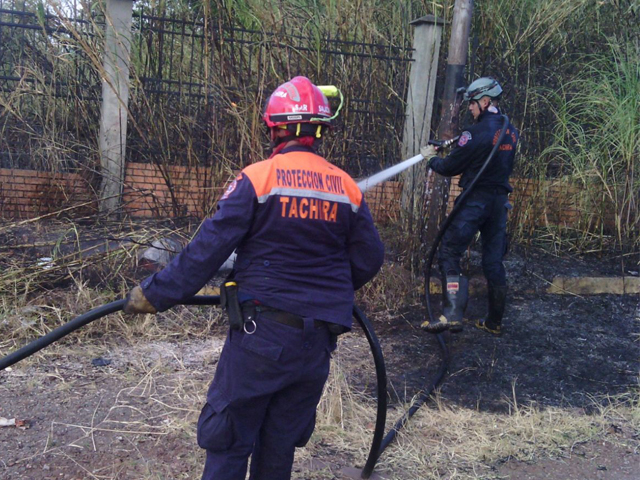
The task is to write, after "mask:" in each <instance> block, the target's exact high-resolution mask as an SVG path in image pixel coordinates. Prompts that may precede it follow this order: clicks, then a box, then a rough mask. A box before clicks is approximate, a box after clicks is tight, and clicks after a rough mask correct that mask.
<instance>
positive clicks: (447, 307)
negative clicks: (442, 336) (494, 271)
mask: <svg viewBox="0 0 640 480" xmlns="http://www.w3.org/2000/svg"><path fill="white" fill-rule="evenodd" d="M445 280H446V281H445V282H443V285H442V315H440V318H438V319H437V320H435V321H433V322H431V321H429V320H426V321H425V322H424V323H423V324H422V325H421V326H422V328H423V329H424V330H426V331H427V332H429V333H440V332H444V331H445V330H449V331H450V332H453V333H457V332H461V331H462V317H463V315H464V311H465V309H466V308H467V302H468V300H469V280H468V279H467V277H465V276H463V275H447V277H446V279H445Z"/></svg>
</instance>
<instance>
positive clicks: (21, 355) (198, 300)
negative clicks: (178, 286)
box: [0, 295, 220, 371]
mask: <svg viewBox="0 0 640 480" xmlns="http://www.w3.org/2000/svg"><path fill="white" fill-rule="evenodd" d="M125 302H126V300H124V299H123V300H116V301H115V302H111V303H107V304H105V305H102V306H101V307H98V308H94V309H93V310H90V311H88V312H87V313H85V314H83V315H80V316H79V317H76V318H74V319H73V320H71V321H70V322H67V323H65V324H64V325H61V326H60V327H58V328H56V329H55V330H52V331H50V332H49V333H47V334H46V335H43V336H42V337H40V338H38V339H37V340H34V341H33V342H31V343H29V344H27V345H25V346H24V347H22V348H21V349H19V350H16V351H15V352H12V353H10V354H9V355H7V356H6V357H4V358H2V359H0V371H2V370H4V369H5V368H7V367H10V366H11V365H13V364H14V363H17V362H19V361H20V360H24V359H25V358H27V357H29V356H31V355H33V354H34V353H36V352H37V351H39V350H42V349H43V348H44V347H46V346H48V345H51V344H52V343H53V342H55V341H57V340H60V339H61V338H62V337H64V336H66V335H69V334H70V333H71V332H74V331H76V330H78V329H79V328H81V327H84V326H85V325H87V324H89V323H91V322H93V321H94V320H98V319H99V318H102V317H104V316H105V315H109V314H110V313H115V312H119V311H120V310H122V309H123V307H124V304H125ZM219 304H220V297H219V296H217V295H198V296H195V297H192V298H190V299H189V300H187V301H185V302H183V305H219Z"/></svg>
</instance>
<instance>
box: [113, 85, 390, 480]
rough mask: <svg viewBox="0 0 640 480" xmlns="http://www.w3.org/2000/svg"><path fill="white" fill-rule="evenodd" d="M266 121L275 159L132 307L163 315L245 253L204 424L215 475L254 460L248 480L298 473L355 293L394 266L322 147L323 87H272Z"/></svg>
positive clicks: (202, 440)
mask: <svg viewBox="0 0 640 480" xmlns="http://www.w3.org/2000/svg"><path fill="white" fill-rule="evenodd" d="M263 118H264V121H265V123H266V124H267V126H268V128H269V132H270V135H271V141H272V146H273V153H272V155H271V157H269V159H267V160H264V161H261V162H258V163H255V164H253V165H250V166H248V167H246V168H245V169H244V170H242V172H241V173H240V174H239V175H238V177H237V178H236V179H235V181H234V182H233V183H232V184H231V185H230V186H229V188H228V189H227V191H226V192H225V193H224V195H223V196H222V198H221V199H220V202H219V204H218V210H217V212H216V214H215V215H214V216H213V217H212V218H209V219H206V220H205V221H204V222H203V224H202V227H201V228H200V231H199V232H198V234H197V235H196V236H195V237H194V239H193V240H192V241H191V242H190V243H189V245H187V247H186V248H185V249H184V250H183V251H182V252H181V253H180V254H179V255H178V256H177V257H176V258H175V259H174V260H173V261H172V262H171V263H170V264H169V265H168V266H167V267H166V268H165V269H163V270H162V271H160V272H158V273H156V274H154V275H152V276H151V277H149V278H147V279H145V280H144V281H143V282H142V283H141V285H140V286H138V287H135V288H134V289H133V290H132V291H131V292H130V294H129V296H128V300H127V303H126V306H125V311H126V312H127V313H155V312H157V311H163V310H166V309H168V308H170V307H172V306H173V305H176V304H178V303H180V302H181V301H184V300H186V299H188V298H190V297H191V296H193V295H194V294H196V293H197V292H198V290H199V289H200V288H201V287H202V286H204V285H205V284H206V282H207V281H208V280H209V279H210V278H211V277H212V276H213V275H214V274H215V273H216V271H217V270H218V268H219V267H220V266H221V265H222V263H223V262H224V261H225V260H226V259H227V258H228V257H229V255H230V254H231V253H232V252H233V250H234V249H235V250H236V252H237V258H236V263H235V268H234V276H233V279H232V281H229V282H227V283H226V284H225V285H227V286H228V289H227V290H225V291H226V293H227V297H228V298H227V299H226V302H227V304H228V307H227V311H228V313H229V316H230V321H231V323H232V328H230V330H229V334H228V336H227V339H226V342H225V345H224V348H223V351H222V353H221V355H220V360H219V362H218V367H217V370H216V373H215V377H214V379H213V382H212V383H211V386H210V388H209V391H208V394H207V402H206V404H205V406H204V407H203V409H202V412H201V414H200V418H199V420H198V432H197V433H198V435H197V436H198V444H199V445H200V447H202V448H204V449H206V462H205V467H204V473H203V475H202V478H203V479H207V480H208V479H211V480H213V479H215V480H244V479H245V476H246V472H247V464H248V459H249V457H250V456H251V467H250V477H249V478H251V479H253V480H285V479H289V478H290V476H291V468H292V464H293V459H294V451H295V447H301V446H304V445H305V444H306V443H307V441H308V440H309V437H310V436H311V433H312V432H313V429H314V426H315V414H316V407H317V404H318V402H319V400H320V396H321V394H322V390H323V387H324V384H325V381H326V379H327V376H328V374H329V360H330V354H331V352H332V351H333V349H335V346H336V336H337V334H339V333H340V332H343V331H348V330H349V329H350V328H351V322H352V311H353V302H354V290H356V289H358V288H360V287H362V286H363V285H364V284H365V283H367V282H368V281H369V280H370V279H371V278H373V276H374V275H375V274H376V273H377V272H378V270H379V269H380V267H381V265H382V262H383V255H384V251H383V245H382V242H381V241H380V237H379V235H378V232H377V231H376V228H375V226H374V223H373V220H372V218H371V214H370V212H369V209H368V207H367V204H366V203H365V201H364V198H363V195H362V192H361V191H360V190H359V188H358V187H357V185H356V183H355V182H354V181H353V179H352V178H351V177H350V176H349V175H347V174H346V173H345V172H344V171H342V170H340V169H339V168H337V167H335V166H334V165H332V164H330V163H329V162H328V161H327V160H325V159H324V158H322V157H320V156H319V155H317V154H316V153H315V152H314V144H315V142H317V141H318V140H319V139H320V138H321V137H322V135H323V134H324V133H325V130H326V129H327V128H328V127H329V125H330V122H331V118H332V117H331V111H330V107H329V103H328V100H327V98H326V96H325V95H324V94H323V93H322V91H321V90H320V89H319V88H318V87H317V86H316V85H314V84H313V83H311V81H310V80H309V79H307V78H306V77H295V78H293V79H291V80H290V81H288V82H286V83H284V84H282V85H280V86H279V87H278V88H277V89H276V90H275V91H274V92H273V94H272V95H271V97H270V98H269V100H268V102H267V106H266V109H265V112H264V117H263ZM236 289H237V290H236ZM233 298H238V304H239V305H240V308H239V311H240V316H241V320H239V325H237V326H233V325H234V324H237V323H238V319H237V318H235V319H233V318H231V317H232V316H234V315H233V314H232V311H233V309H232V308H231V305H229V304H232V303H233Z"/></svg>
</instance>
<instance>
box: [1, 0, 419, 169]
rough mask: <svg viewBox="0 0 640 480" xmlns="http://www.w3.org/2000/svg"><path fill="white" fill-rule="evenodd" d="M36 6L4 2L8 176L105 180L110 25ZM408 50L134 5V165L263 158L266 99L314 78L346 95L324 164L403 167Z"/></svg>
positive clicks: (94, 13) (89, 12)
mask: <svg viewBox="0 0 640 480" xmlns="http://www.w3.org/2000/svg"><path fill="white" fill-rule="evenodd" d="M38 5H39V6H38ZM38 5H36V6H27V5H26V4H25V3H24V2H17V1H16V0H0V45H2V48H1V49H0V81H1V82H2V87H1V88H0V95H2V106H1V107H0V132H1V133H2V135H1V136H0V167H4V168H27V169H36V170H58V171H59V170H70V169H73V170H77V169H86V170H87V171H88V172H95V171H96V168H94V166H95V165H99V151H98V147H97V142H98V140H97V139H98V126H99V116H100V92H101V90H100V88H101V87H100V75H99V70H100V65H101V58H102V36H103V27H104V20H103V19H104V15H103V13H102V12H101V11H99V10H95V9H96V8H99V7H96V6H92V7H89V6H87V5H85V6H84V8H81V7H79V6H77V5H76V4H73V5H71V6H68V7H66V10H65V11H64V12H63V11H60V10H59V8H58V7H54V6H53V4H51V5H48V4H47V3H45V4H42V3H41V4H38ZM43 5H47V6H43ZM404 42H405V43H406V41H404ZM411 53H412V52H411V48H410V46H409V45H406V44H403V45H400V46H397V45H391V44H387V45H380V44H371V43H362V42H354V41H345V40H341V39H338V38H331V37H330V36H329V35H326V36H318V35H315V36H309V37H307V36H303V35H300V34H299V32H297V31H293V30H292V29H288V27H286V26H281V27H280V28H279V29H277V30H276V31H270V32H264V31H255V30H247V29H243V28H239V27H234V26H226V27H225V26H222V25H220V24H219V22H217V21H215V19H207V18H204V17H202V16H201V15H199V14H198V13H197V12H195V13H192V12H183V13H177V12H173V13H171V14H168V13H167V12H166V11H163V12H159V11H156V10H148V9H147V7H144V6H138V5H137V4H135V3H134V17H133V29H132V44H131V82H132V83H131V89H130V100H129V109H130V115H129V122H130V126H129V128H128V137H127V159H128V160H129V161H137V162H154V163H163V164H164V163H166V164H182V165H191V164H198V165H211V166H212V167H213V168H221V165H223V164H224V166H225V168H227V169H228V168H229V167H232V168H235V167H241V166H244V165H246V164H248V163H251V162H252V161H255V160H258V159H260V158H262V157H263V156H264V155H265V154H266V149H267V143H266V141H267V137H266V135H265V131H264V128H263V126H262V122H261V118H260V117H261V110H262V105H263V104H264V102H265V100H266V98H267V96H268V94H269V93H270V92H271V91H272V90H273V88H275V87H276V86H277V85H278V84H279V83H281V82H283V81H285V80H287V79H288V78H290V77H292V76H295V75H306V76H308V77H310V78H311V79H312V80H313V81H314V82H316V83H318V84H334V85H336V86H338V87H339V88H340V89H341V90H342V91H343V93H344V95H345V105H344V108H343V110H342V115H341V117H340V118H339V119H338V121H337V122H336V125H335V128H334V131H333V133H332V135H330V136H329V137H328V138H327V140H326V141H325V142H324V145H323V147H322V148H323V153H325V154H327V156H329V157H330V158H331V160H332V161H333V162H335V163H336V164H337V165H339V166H341V167H342V168H344V169H345V170H347V171H348V172H349V173H350V174H352V175H353V176H362V175H366V174H369V173H373V172H374V171H377V170H378V169H380V168H381V167H384V166H386V165H389V164H391V163H395V162H397V161H398V159H399V155H400V151H401V150H400V142H401V135H402V129H403V125H404V112H405V104H404V98H405V96H406V89H407V80H408V73H409V65H410V61H411Z"/></svg>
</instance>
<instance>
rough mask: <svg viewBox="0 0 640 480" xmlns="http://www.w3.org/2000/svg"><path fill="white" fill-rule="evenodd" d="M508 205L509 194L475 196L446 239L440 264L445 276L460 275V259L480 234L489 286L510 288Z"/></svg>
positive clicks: (486, 192) (483, 261)
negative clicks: (506, 259) (506, 265)
mask: <svg viewBox="0 0 640 480" xmlns="http://www.w3.org/2000/svg"><path fill="white" fill-rule="evenodd" d="M456 201H457V200H456ZM508 201H509V200H508V196H507V194H506V193H496V192H495V191H493V190H491V191H487V190H474V191H473V192H471V195H470V196H469V197H468V198H467V199H466V201H465V203H464V206H463V207H462V209H461V210H460V211H459V212H458V214H457V215H456V216H455V218H454V219H453V221H452V222H451V224H450V225H449V228H448V229H447V231H446V232H445V234H444V236H443V237H442V244H441V246H440V252H439V254H438V264H439V267H440V271H441V273H442V275H443V276H446V275H458V274H459V273H460V271H461V269H460V259H461V258H462V255H463V254H464V252H465V250H466V249H467V247H469V244H470V243H471V241H472V240H473V237H474V236H475V235H476V233H478V231H479V232H480V238H481V240H482V271H483V273H484V276H485V278H486V279H487V282H488V283H489V284H490V285H492V286H505V285H506V284H507V277H506V273H505V270H504V265H503V264H502V260H503V258H504V255H505V252H506V247H507V233H506V230H507V205H508Z"/></svg>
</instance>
